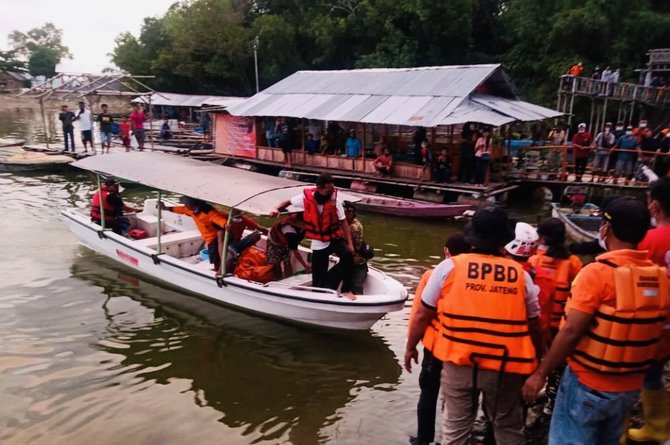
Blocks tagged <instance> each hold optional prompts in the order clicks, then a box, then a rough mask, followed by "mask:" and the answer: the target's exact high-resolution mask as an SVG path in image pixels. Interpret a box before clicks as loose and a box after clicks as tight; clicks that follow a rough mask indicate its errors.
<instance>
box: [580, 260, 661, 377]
mask: <svg viewBox="0 0 670 445" xmlns="http://www.w3.org/2000/svg"><path fill="white" fill-rule="evenodd" d="M599 261H600V262H601V263H604V264H607V265H610V266H612V267H614V269H613V271H612V273H613V276H614V278H613V280H614V289H615V293H616V306H615V307H612V306H607V305H602V306H600V307H599V308H598V310H597V311H596V313H595V314H594V319H593V325H592V326H591V329H590V330H589V331H588V332H587V334H586V335H585V336H584V337H582V339H581V340H580V341H579V343H578V344H577V347H576V348H575V350H574V351H573V353H572V355H571V358H572V359H573V360H575V361H576V362H578V363H579V364H581V365H582V366H584V367H585V368H587V369H590V370H592V371H595V372H597V373H603V374H616V375H626V374H642V373H644V372H645V370H646V369H647V368H648V367H649V364H650V363H651V361H652V360H653V359H654V356H655V354H656V350H657V348H658V341H659V338H660V336H661V331H662V330H663V325H664V322H665V319H666V316H667V314H668V309H669V308H670V301H669V300H670V298H669V295H668V292H669V291H668V277H667V275H666V272H665V270H664V269H663V268H661V267H659V266H656V265H654V266H631V265H625V266H617V265H616V264H614V263H611V262H610V261H608V260H599ZM603 279H606V277H603Z"/></svg>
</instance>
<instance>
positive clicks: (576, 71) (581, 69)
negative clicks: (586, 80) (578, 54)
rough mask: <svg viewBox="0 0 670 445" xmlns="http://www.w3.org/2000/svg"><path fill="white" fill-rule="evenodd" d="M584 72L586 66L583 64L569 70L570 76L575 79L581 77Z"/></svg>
mask: <svg viewBox="0 0 670 445" xmlns="http://www.w3.org/2000/svg"><path fill="white" fill-rule="evenodd" d="M583 72H584V65H583V64H582V62H577V63H575V64H574V65H572V66H571V67H570V68H569V69H568V74H569V75H571V76H573V77H580V76H581V75H582V73H583Z"/></svg>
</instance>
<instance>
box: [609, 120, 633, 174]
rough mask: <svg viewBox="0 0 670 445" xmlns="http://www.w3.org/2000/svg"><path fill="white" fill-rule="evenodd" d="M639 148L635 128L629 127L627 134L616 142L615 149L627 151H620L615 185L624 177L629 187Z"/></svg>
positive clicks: (615, 172)
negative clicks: (636, 151)
mask: <svg viewBox="0 0 670 445" xmlns="http://www.w3.org/2000/svg"><path fill="white" fill-rule="evenodd" d="M637 147H638V142H637V135H635V134H633V127H632V126H630V125H629V126H628V127H627V128H626V134H624V135H623V136H621V137H620V138H619V140H618V141H616V145H615V148H617V149H621V150H627V151H619V152H618V155H617V161H616V168H615V171H614V183H615V184H616V183H618V181H619V177H621V176H622V175H624V176H625V178H626V180H625V182H624V184H626V185H628V182H629V181H630V180H631V179H632V178H633V163H634V161H635V152H634V151H632V150H636V149H637Z"/></svg>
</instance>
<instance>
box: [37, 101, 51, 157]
mask: <svg viewBox="0 0 670 445" xmlns="http://www.w3.org/2000/svg"><path fill="white" fill-rule="evenodd" d="M40 112H41V113H42V125H43V126H44V137H45V138H46V142H47V148H49V141H50V140H51V135H50V134H49V126H48V125H47V118H46V114H45V112H44V99H42V98H41V97H40Z"/></svg>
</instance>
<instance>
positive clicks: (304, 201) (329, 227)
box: [270, 173, 356, 300]
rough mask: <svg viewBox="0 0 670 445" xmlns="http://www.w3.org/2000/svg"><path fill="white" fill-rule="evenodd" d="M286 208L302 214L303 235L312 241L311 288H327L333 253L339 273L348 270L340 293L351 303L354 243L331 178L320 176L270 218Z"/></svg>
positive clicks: (272, 213) (276, 210) (343, 276)
mask: <svg viewBox="0 0 670 445" xmlns="http://www.w3.org/2000/svg"><path fill="white" fill-rule="evenodd" d="M289 205H292V206H293V207H295V208H296V209H297V210H303V211H304V213H303V221H304V224H305V235H306V237H307V238H309V239H311V240H312V286H313V287H321V288H328V264H329V257H330V255H331V254H333V253H334V254H335V255H337V256H338V257H339V258H340V261H339V262H340V263H341V266H340V267H342V270H344V271H349V273H343V274H342V288H341V294H342V295H343V296H344V297H347V298H349V299H351V300H355V299H356V296H355V295H354V294H353V292H352V289H353V280H352V278H353V276H352V273H351V271H352V269H353V261H354V260H353V253H354V244H353V242H352V239H351V232H350V230H349V224H348V223H347V218H346V214H345V212H344V207H343V205H342V200H340V199H339V198H338V197H337V191H336V190H335V184H334V182H333V177H332V176H330V175H329V174H328V173H322V174H320V175H319V177H318V178H316V187H311V188H306V189H304V190H303V193H301V194H299V195H296V196H294V197H293V198H291V199H290V200H286V201H282V202H281V203H279V205H277V207H275V208H274V209H272V210H271V211H270V216H274V217H276V216H278V215H279V213H280V211H281V210H282V209H285V208H286V207H288V206H289Z"/></svg>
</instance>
